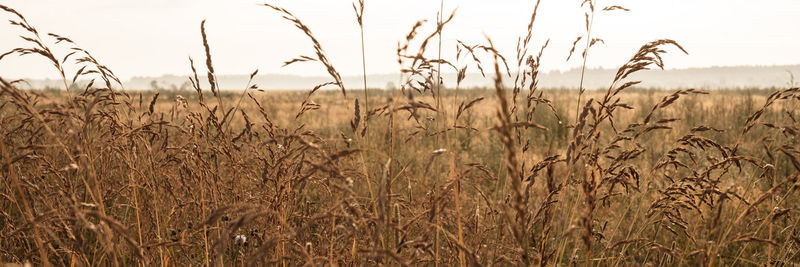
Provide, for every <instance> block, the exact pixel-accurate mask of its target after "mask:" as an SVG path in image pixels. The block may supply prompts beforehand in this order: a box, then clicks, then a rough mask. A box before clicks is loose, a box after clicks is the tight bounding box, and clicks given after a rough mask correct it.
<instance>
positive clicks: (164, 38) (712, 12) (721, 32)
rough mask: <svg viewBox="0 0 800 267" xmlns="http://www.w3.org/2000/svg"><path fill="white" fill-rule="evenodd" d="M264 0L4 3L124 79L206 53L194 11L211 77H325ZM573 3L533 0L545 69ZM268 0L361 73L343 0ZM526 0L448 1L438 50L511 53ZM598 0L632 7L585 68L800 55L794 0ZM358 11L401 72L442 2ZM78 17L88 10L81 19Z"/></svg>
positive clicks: (600, 26)
mask: <svg viewBox="0 0 800 267" xmlns="http://www.w3.org/2000/svg"><path fill="white" fill-rule="evenodd" d="M261 2H262V1H226V2H216V1H188V0H181V1H168V2H161V1H152V0H146V1H137V2H124V3H123V2H120V3H107V2H66V1H55V0H46V1H36V2H32V1H23V0H10V1H6V2H5V3H4V4H5V5H8V6H9V7H12V8H14V9H17V10H18V11H20V12H21V13H22V14H24V15H25V16H26V18H27V19H28V21H29V22H30V23H31V24H32V25H33V26H35V27H37V28H38V29H39V30H40V31H41V32H54V33H58V34H61V35H64V36H67V37H70V38H71V39H73V40H74V41H76V42H77V43H78V44H79V45H80V46H82V47H83V48H85V49H87V50H89V51H91V52H92V53H93V55H94V56H95V57H96V58H98V59H99V60H100V62H101V63H103V64H105V65H107V66H108V67H109V68H110V69H112V70H113V71H115V73H116V74H117V75H118V76H119V77H120V78H122V79H123V80H128V79H131V78H133V77H141V76H156V77H157V76H161V75H164V74H174V75H182V74H184V73H188V72H189V64H188V57H189V56H192V57H194V58H195V59H196V60H203V59H204V54H203V52H202V42H201V39H200V31H199V25H200V21H201V20H203V19H207V23H206V27H207V33H208V36H209V42H210V45H211V52H212V56H213V59H214V63H215V66H216V69H217V73H218V74H219V75H236V74H246V73H251V72H252V71H253V70H255V69H259V70H260V73H265V74H301V75H307V76H320V75H324V74H325V71H324V70H323V69H321V68H320V67H319V66H317V65H316V64H305V65H297V66H289V67H286V68H282V67H281V65H283V62H284V61H286V60H289V59H291V58H293V57H296V56H297V55H307V54H310V51H311V45H310V44H309V42H308V40H307V38H306V37H305V36H302V34H301V33H300V32H299V31H297V29H295V28H294V27H293V26H292V25H291V24H289V23H287V22H285V21H283V19H282V18H281V17H280V15H279V14H276V13H275V12H274V11H272V10H270V9H269V8H266V7H262V6H257V5H256V4H257V3H261ZM580 2H581V1H577V0H576V1H542V3H541V5H540V6H539V14H538V18H537V21H536V25H535V26H534V35H533V36H534V37H533V41H532V49H533V50H538V47H540V46H541V45H542V44H543V43H544V41H545V40H547V39H548V38H549V39H550V44H549V46H548V48H547V49H546V50H545V53H544V56H543V59H542V66H541V68H542V70H543V71H552V70H560V71H566V70H569V69H573V68H575V67H578V66H579V64H580V63H581V62H580V59H579V58H580V57H579V56H578V57H573V59H571V60H570V61H569V62H566V61H565V59H566V57H567V55H568V52H569V48H570V47H571V46H572V42H573V41H574V39H575V37H577V36H578V35H580V34H581V33H582V31H583V30H584V29H583V27H584V13H583V11H582V10H581V9H580V8H579V5H580ZM269 3H274V4H277V5H280V6H283V7H285V8H286V9H288V10H290V11H291V12H293V13H294V14H295V15H296V16H297V17H298V18H300V19H301V20H302V21H303V22H304V23H305V24H307V25H308V26H309V28H310V29H311V31H312V32H313V33H314V34H315V35H316V36H317V38H318V39H319V40H320V42H321V43H322V46H323V48H324V49H325V50H326V52H327V53H328V55H329V57H330V58H331V62H332V63H333V65H334V66H335V67H336V68H337V69H338V70H339V72H340V73H342V75H348V76H352V75H361V54H360V53H361V51H360V40H359V36H358V26H357V23H356V22H355V18H354V14H353V11H352V6H351V2H349V1H323V2H316V1H310V0H295V1H269ZM533 3H534V1H521V0H510V1H503V2H483V1H477V0H465V1H459V2H453V1H445V13H447V14H449V13H450V12H452V11H453V10H454V9H456V8H458V10H457V12H456V15H455V19H454V20H453V22H452V23H451V24H448V25H447V26H446V27H445V30H444V34H443V38H444V45H443V52H442V53H443V55H442V56H443V57H444V58H450V59H453V58H454V57H455V56H454V55H455V48H454V47H455V42H456V40H463V41H465V42H467V43H470V44H477V43H484V42H485V41H484V33H487V35H489V37H491V38H492V40H493V41H494V43H495V45H496V46H497V47H498V49H499V50H500V52H501V53H503V54H505V55H507V56H508V57H513V55H514V54H515V48H516V43H517V38H518V37H519V36H520V35H523V34H524V33H525V31H526V29H525V26H526V25H527V22H528V20H529V19H530V14H531V12H532V10H533ZM600 5H601V6H607V5H622V6H625V7H627V8H630V9H631V11H630V12H621V11H612V12H601V13H600V15H598V17H597V18H596V19H595V22H594V23H595V25H594V29H593V31H594V32H595V33H593V36H596V37H599V38H603V39H604V40H605V44H604V45H601V46H596V47H594V48H592V49H593V50H592V52H591V54H590V57H589V60H588V65H587V67H588V68H598V67H602V68H611V69H613V68H617V67H619V65H621V64H623V63H624V62H625V61H626V60H627V59H628V58H630V56H631V55H632V54H633V53H634V52H635V51H636V50H637V49H638V48H639V47H640V46H641V45H642V44H644V43H646V42H648V41H651V40H654V39H659V38H670V39H674V40H676V41H678V42H679V43H680V44H681V45H683V46H684V47H685V48H686V50H687V51H688V52H689V55H684V54H682V53H680V52H679V51H677V50H675V49H669V50H668V51H669V53H668V54H667V55H666V56H665V62H666V67H667V68H668V69H686V68H703V67H711V66H722V67H725V66H771V65H793V64H798V63H800V53H797V52H796V51H795V50H796V47H800V39H798V38H793V35H792V34H795V32H793V31H794V29H793V28H792V26H791V25H798V24H800V17H798V16H795V15H794V14H793V13H794V11H796V10H800V1H789V0H780V1H769V2H760V3H759V5H753V4H752V2H748V1H741V0H735V1H722V0H714V1H702V2H699V1H688V0H680V1H666V0H652V1H607V2H601V3H600ZM365 9H366V11H365V17H364V21H365V38H366V58H367V60H366V61H367V63H366V65H367V73H368V74H387V73H397V72H398V71H399V69H400V68H399V66H398V65H397V62H396V48H397V42H398V41H399V40H401V39H403V37H404V35H405V34H406V33H407V32H408V30H409V29H410V27H411V26H412V25H413V24H414V22H416V21H417V20H419V19H427V20H429V22H428V24H427V25H426V26H427V27H428V28H426V31H429V30H430V29H431V28H432V27H434V23H431V22H430V21H435V18H436V13H437V12H438V10H439V7H438V2H435V1H423V0H414V1H402V2H393V1H392V2H390V1H374V2H373V1H367V3H366V8H365ZM85 13H91V14H94V15H93V16H84V15H79V14H85ZM394 14H414V16H402V17H400V16H394ZM3 16H8V14H6V15H3ZM9 18H10V17H9ZM675 18H679V19H677V20H676V19H675ZM2 19H6V17H3V18H2ZM634 22H635V23H634ZM0 25H2V26H0V30H2V32H3V33H2V34H3V37H2V39H4V40H8V41H5V42H3V43H2V44H0V52H4V51H8V50H10V49H12V48H14V47H17V46H19V45H20V44H21V43H20V42H21V41H20V40H18V38H16V35H17V34H18V33H19V31H18V30H17V28H16V27H14V26H12V25H8V24H7V23H5V24H0ZM508 25H511V26H508ZM745 51H746V53H744V52H745ZM55 52H56V53H57V54H60V55H62V56H63V55H64V54H65V53H59V52H63V51H55ZM429 52H432V51H429ZM434 52H435V51H434ZM57 56H58V55H57ZM470 63H471V62H470ZM67 66H68V67H67V72H74V71H75V70H74V69H72V67H73V66H72V65H71V64H67ZM472 70H474V68H473V69H472ZM0 74H2V75H3V76H7V77H16V78H31V79H42V78H56V77H57V74H56V72H55V71H54V70H52V67H51V66H49V63H47V62H46V61H45V60H43V59H40V58H38V57H17V56H11V57H6V58H4V59H3V60H2V61H0Z"/></svg>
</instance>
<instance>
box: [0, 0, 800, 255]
mask: <svg viewBox="0 0 800 267" xmlns="http://www.w3.org/2000/svg"><path fill="white" fill-rule="evenodd" d="M356 6H357V8H356V13H357V14H359V10H361V12H363V2H361V5H360V8H361V9H359V8H358V6H359V5H358V4H357V5H356ZM0 7H2V9H3V10H4V11H6V13H8V14H11V16H12V17H13V19H12V23H14V22H16V23H17V25H20V26H22V28H21V31H22V35H23V37H25V38H28V39H30V40H28V41H29V42H30V45H31V47H32V48H20V49H21V50H16V51H12V52H10V53H9V54H8V55H13V54H20V55H27V54H38V55H39V56H43V57H45V58H48V59H51V60H52V61H53V63H54V64H53V65H54V66H55V68H56V69H57V70H58V71H59V72H60V73H62V76H64V79H63V80H64V85H65V88H64V89H60V90H37V89H31V90H28V89H25V90H23V89H20V88H21V87H22V86H23V85H24V82H23V81H18V80H17V81H11V80H6V79H5V78H3V77H1V76H0V133H2V135H0V136H2V142H0V156H2V158H0V159H2V161H1V162H2V163H1V164H0V166H1V167H2V168H0V175H2V182H3V186H2V188H0V262H13V263H25V262H31V263H33V264H36V265H51V264H54V265H60V266H66V265H70V266H72V265H74V266H82V265H85V266H94V265H123V266H128V265H148V266H149V265H162V266H169V265H178V266H185V265H208V266H210V265H215V266H216V265H220V266H221V265H231V266H253V265H273V266H274V265H277V266H301V265H303V266H304V265H311V266H316V265H344V266H373V265H392V266H394V265H403V266H405V265H432V266H438V265H442V266H457V265H460V266H467V265H469V266H485V265H500V266H507V265H522V266H531V265H601V266H617V265H623V266H627V265H648V266H655V265H658V266H661V265H681V266H697V265H708V266H718V265H765V264H766V265H773V264H774V265H794V264H798V263H800V229H798V223H800V197H799V196H798V195H799V193H798V192H797V189H798V188H800V180H798V178H800V177H799V176H800V141H798V139H797V137H798V134H800V128H798V127H799V126H800V125H799V124H798V122H797V117H798V116H800V111H799V110H798V109H797V103H798V102H799V101H800V89H798V88H772V89H750V90H723V91H702V90H696V89H680V90H677V89H676V90H667V89H658V90H656V89H644V88H638V87H637V83H636V82H635V81H630V80H628V79H626V78H627V76H628V75H629V74H631V73H634V72H636V71H640V70H643V69H646V68H649V67H652V68H658V67H662V66H663V62H661V59H660V57H659V55H660V54H661V53H664V49H669V50H675V51H678V50H682V48H681V47H680V46H679V45H678V44H677V43H676V42H674V41H672V40H658V41H654V42H652V43H648V44H646V45H644V46H643V47H642V48H641V49H640V50H639V51H638V52H637V53H635V54H634V56H633V57H632V58H631V59H630V61H629V63H628V64H626V65H624V66H622V67H621V68H620V71H619V74H618V75H617V77H616V79H615V80H614V83H613V84H610V85H609V87H608V89H605V90H584V89H583V88H579V89H544V88H537V85H536V79H537V77H536V75H537V73H538V59H537V57H536V54H535V53H534V54H532V55H529V56H526V55H527V54H526V53H527V52H524V53H518V54H522V55H523V56H518V57H517V58H505V57H502V56H501V54H500V53H499V52H498V51H496V50H495V49H494V48H493V46H492V44H491V40H487V43H486V44H483V45H475V46H469V45H464V46H463V47H462V49H463V54H460V56H465V57H473V56H475V55H476V54H483V55H484V56H486V55H488V57H489V58H491V59H492V60H493V61H488V62H487V61H485V60H484V61H483V62H477V64H482V68H485V69H486V78H487V79H489V80H493V81H494V82H495V87H494V88H486V89H481V90H476V89H472V90H464V89H459V88H458V86H457V85H458V81H453V82H452V84H453V85H455V86H451V87H449V88H444V87H443V86H441V85H440V84H439V83H438V82H435V81H436V80H437V75H438V68H439V65H442V66H441V67H445V65H452V63H450V62H448V61H445V60H443V59H438V58H427V57H426V56H427V54H425V53H423V52H424V50H425V49H426V48H430V49H434V48H433V45H431V47H428V41H430V42H433V43H434V44H435V39H436V36H437V34H438V33H440V32H439V31H441V29H442V28H443V27H438V30H437V31H434V32H432V33H430V32H426V33H419V36H417V33H416V32H415V31H416V30H417V27H414V28H413V29H412V31H411V33H412V34H409V36H408V38H407V40H405V41H403V42H401V46H400V47H399V48H398V60H399V61H400V63H401V64H402V65H403V66H404V67H405V69H404V71H403V73H402V74H398V76H399V77H401V78H402V79H403V80H404V81H406V82H405V83H404V84H403V86H402V88H399V89H396V90H378V89H370V90H366V88H362V89H359V88H358V87H355V88H349V87H348V88H345V86H344V85H343V84H342V82H341V80H340V77H339V74H338V72H337V71H336V69H335V68H334V67H333V66H331V65H330V64H329V63H328V61H327V58H326V56H325V53H324V50H322V47H321V45H320V44H319V43H318V41H317V40H316V39H315V38H314V37H313V35H312V34H311V32H310V30H309V29H308V28H306V27H305V26H304V25H303V24H302V22H301V21H300V20H299V19H297V18H295V17H294V16H293V15H292V14H291V13H289V11H286V10H283V9H280V8H278V7H274V9H275V10H276V12H279V13H280V14H281V15H283V16H285V17H286V18H287V19H288V20H290V21H291V22H292V23H294V24H296V25H297V26H298V27H299V28H300V29H301V30H303V31H305V32H306V33H307V34H308V36H309V37H310V39H311V42H312V44H313V46H314V48H315V49H316V51H318V53H317V55H315V57H313V58H312V57H306V58H302V57H301V58H298V60H297V61H298V62H300V61H311V62H313V63H317V64H322V65H323V66H324V67H325V68H326V69H327V70H328V72H329V73H330V76H331V79H332V81H331V82H330V83H328V84H324V85H322V86H321V87H326V88H328V89H322V90H317V89H313V90H306V91H262V90H259V89H258V88H257V86H256V85H252V84H248V85H243V87H242V88H247V89H243V90H238V91H233V90H225V91H222V90H220V89H219V88H216V85H215V81H214V69H213V63H212V60H211V57H212V51H210V50H209V45H208V40H209V39H210V40H212V41H213V36H209V37H208V39H207V37H206V33H205V31H204V30H202V28H201V32H202V35H203V40H204V45H205V47H206V55H205V56H206V60H203V61H200V60H196V61H195V62H194V63H193V64H192V66H191V67H192V70H194V73H193V74H192V75H191V76H190V77H188V78H187V79H189V80H191V82H192V85H193V88H194V90H186V91H175V90H162V91H157V92H156V91H142V90H133V89H122V88H121V85H120V83H119V80H118V79H117V78H116V76H115V74H114V73H113V72H112V71H111V70H109V69H108V68H106V67H105V66H103V65H102V64H101V63H100V60H101V59H95V58H94V57H92V56H91V54H90V53H89V52H87V51H85V50H82V49H80V48H77V46H73V45H74V44H73V43H72V40H70V39H67V38H65V37H62V36H59V35H55V34H49V35H46V36H45V34H43V33H40V32H39V31H37V30H36V29H35V28H34V27H33V26H32V25H29V24H28V23H27V22H26V21H25V19H24V17H23V16H22V15H21V14H18V13H17V12H16V11H14V10H13V9H11V8H9V7H5V6H2V5H0ZM592 8H593V9H594V7H592ZM592 12H594V11H593V10H592ZM358 17H359V18H358V23H359V24H361V23H362V22H361V19H360V15H358ZM534 18H535V13H534ZM532 20H533V18H532ZM447 21H448V20H447V18H446V17H445V18H440V19H439V22H438V23H439V25H445V24H446V23H447ZM531 24H533V21H532V22H531ZM201 25H202V24H201ZM201 27H202V26H201ZM587 28H588V27H587ZM529 31H530V30H529ZM529 34H530V33H529ZM420 36H421V37H420ZM426 37H427V39H426ZM45 38H47V40H50V39H53V40H56V41H58V42H57V43H56V44H53V45H66V46H70V47H74V49H72V50H71V51H74V54H69V55H60V56H56V55H54V54H53V52H51V49H49V47H48V46H47V45H46V43H47V42H45V41H43V40H45ZM587 39H588V38H587ZM592 43H594V42H592ZM402 44H411V45H406V46H405V47H403V46H402ZM524 45H525V46H523V48H524V49H520V50H521V51H522V50H524V51H527V46H528V44H527V40H526V41H525V43H524ZM585 45H586V50H587V51H588V48H589V47H591V44H585ZM26 49H27V50H26ZM578 49H579V50H581V48H580V47H579V48H578ZM531 50H533V49H531ZM536 50H537V51H539V49H536ZM633 52H635V51H633ZM576 53H579V52H576ZM3 56H6V55H3ZM64 56H66V57H70V56H72V58H73V59H76V63H75V64H77V65H78V66H83V67H84V68H80V71H78V72H77V73H72V74H65V71H64V69H65V68H64V67H63V65H64V64H66V62H67V60H66V58H65V59H64V60H61V58H62V57H64ZM1 58H2V57H0V59H1ZM507 59H508V60H507ZM476 61H477V57H476ZM454 62H455V61H454ZM195 64H197V65H196V66H195ZM509 64H510V65H513V66H519V67H520V69H521V70H523V71H520V72H516V71H513V69H512V70H506V67H505V66H506V65H509ZM201 65H202V66H201ZM200 67H205V69H204V70H207V75H205V76H199V75H198V74H197V72H201V71H200ZM456 69H459V70H461V69H464V68H462V67H460V66H456ZM492 70H494V71H492ZM461 73H465V72H464V71H462V72H461ZM73 75H74V78H73ZM253 75H256V73H253ZM80 80H84V81H89V80H91V81H92V82H91V83H88V84H86V83H83V84H81V83H80V82H79V81H80ZM205 80H208V83H205ZM76 81H78V82H76ZM201 82H202V83H201ZM365 84H366V83H365ZM204 87H205V88H204Z"/></svg>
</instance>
